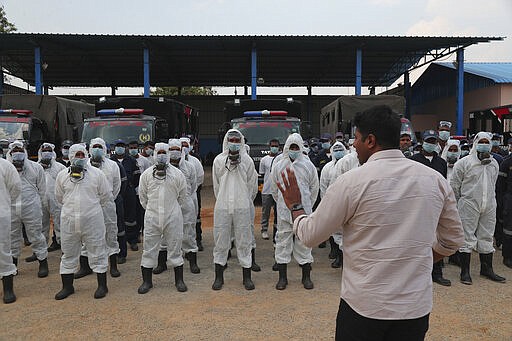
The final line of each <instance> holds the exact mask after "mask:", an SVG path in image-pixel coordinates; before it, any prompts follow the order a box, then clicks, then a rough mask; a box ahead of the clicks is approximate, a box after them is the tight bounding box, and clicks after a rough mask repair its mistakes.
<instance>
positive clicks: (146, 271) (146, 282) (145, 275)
mask: <svg viewBox="0 0 512 341" xmlns="http://www.w3.org/2000/svg"><path fill="white" fill-rule="evenodd" d="M140 269H141V271H142V281H143V282H142V284H141V286H140V287H139V290H137V291H138V293H139V294H146V293H147V292H148V291H149V290H150V289H151V288H152V287H153V278H152V277H153V271H151V268H145V267H143V266H141V267H140Z"/></svg>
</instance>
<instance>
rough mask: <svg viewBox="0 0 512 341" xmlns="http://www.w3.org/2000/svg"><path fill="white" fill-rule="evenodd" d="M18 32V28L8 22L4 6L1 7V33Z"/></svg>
mask: <svg viewBox="0 0 512 341" xmlns="http://www.w3.org/2000/svg"><path fill="white" fill-rule="evenodd" d="M17 30H18V29H17V28H16V26H14V24H13V23H11V22H9V20H7V17H6V16H5V10H4V6H0V33H10V32H16V31H17Z"/></svg>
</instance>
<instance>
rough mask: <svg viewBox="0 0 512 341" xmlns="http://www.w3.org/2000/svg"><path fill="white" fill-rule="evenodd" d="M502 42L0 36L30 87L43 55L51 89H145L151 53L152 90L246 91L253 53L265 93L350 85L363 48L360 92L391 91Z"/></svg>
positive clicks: (13, 69)
mask: <svg viewBox="0 0 512 341" xmlns="http://www.w3.org/2000/svg"><path fill="white" fill-rule="evenodd" d="M502 39H503V38H500V37H400V36H153V35H88V34H85V35H84V34H37V33H9V34H7V33H4V34H0V62H1V63H2V66H3V67H4V68H5V69H7V70H8V71H9V72H10V73H11V74H13V75H15V76H17V77H20V78H22V79H23V80H25V81H27V82H29V83H32V84H33V83H34V48H35V47H36V46H39V47H40V48H41V55H42V61H43V63H45V64H47V68H46V69H45V70H44V72H43V80H44V84H45V85H48V86H128V87H130V86H134V87H137V86H142V85H143V66H142V64H143V49H144V48H146V47H147V48H149V50H150V82H151V85H152V86H244V85H250V84H251V50H252V48H253V47H255V48H256V49H257V56H258V57H257V69H258V71H257V72H258V77H261V78H263V79H264V86H352V85H354V83H355V69H356V52H355V51H356V49H357V48H361V49H362V55H363V58H362V59H363V62H362V85H363V86H379V85H380V86H389V85H391V84H392V83H393V82H394V81H395V80H396V79H397V78H398V77H400V75H401V74H402V73H403V72H405V71H406V70H408V69H411V68H413V67H415V66H418V65H421V64H422V63H423V62H422V58H424V59H425V61H427V59H430V61H431V60H435V59H437V58H441V57H443V56H446V55H447V54H449V53H452V52H453V51H454V50H455V49H458V48H462V47H467V46H469V45H472V44H477V43H482V42H491V41H493V40H502Z"/></svg>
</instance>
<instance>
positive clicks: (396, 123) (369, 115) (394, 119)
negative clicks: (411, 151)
mask: <svg viewBox="0 0 512 341" xmlns="http://www.w3.org/2000/svg"><path fill="white" fill-rule="evenodd" d="M354 125H355V126H356V128H357V130H359V132H360V133H361V135H362V136H363V141H364V140H366V138H367V137H368V135H369V134H372V135H374V136H375V139H376V140H377V144H379V145H380V146H381V147H382V148H383V149H394V148H398V146H399V145H400V129H401V127H402V123H401V121H400V116H398V114H396V113H394V112H393V110H391V108H390V107H388V106H387V105H377V106H374V107H371V108H370V109H368V110H365V111H363V112H359V113H357V114H356V117H354Z"/></svg>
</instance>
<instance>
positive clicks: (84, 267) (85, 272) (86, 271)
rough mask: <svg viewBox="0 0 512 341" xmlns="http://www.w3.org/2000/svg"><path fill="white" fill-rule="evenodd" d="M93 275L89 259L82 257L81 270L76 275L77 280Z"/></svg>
mask: <svg viewBox="0 0 512 341" xmlns="http://www.w3.org/2000/svg"><path fill="white" fill-rule="evenodd" d="M90 274H92V269H91V267H90V266H89V259H88V258H87V257H85V256H80V269H79V270H78V272H77V273H75V279H79V278H82V277H85V276H89V275H90Z"/></svg>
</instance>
